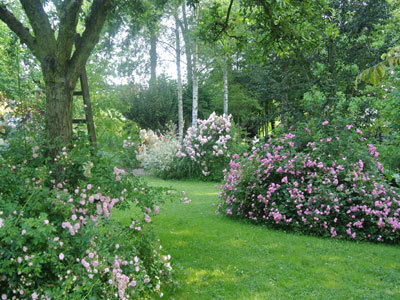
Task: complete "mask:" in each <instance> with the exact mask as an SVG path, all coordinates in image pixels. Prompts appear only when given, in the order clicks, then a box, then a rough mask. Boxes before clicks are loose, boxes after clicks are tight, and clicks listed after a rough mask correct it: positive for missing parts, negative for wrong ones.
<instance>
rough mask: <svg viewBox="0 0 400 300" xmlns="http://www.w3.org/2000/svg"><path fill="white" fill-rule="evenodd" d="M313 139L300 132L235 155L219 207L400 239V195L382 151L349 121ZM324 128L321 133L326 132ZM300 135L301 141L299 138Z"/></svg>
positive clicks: (308, 229) (263, 218)
mask: <svg viewBox="0 0 400 300" xmlns="http://www.w3.org/2000/svg"><path fill="white" fill-rule="evenodd" d="M321 125H322V126H332V128H331V129H329V128H328V129H327V130H325V134H327V133H329V132H330V133H331V134H332V135H325V137H322V136H321V138H320V139H318V140H312V137H313V136H312V134H311V131H310V130H309V129H308V128H305V129H303V131H304V133H305V135H306V136H309V141H308V142H307V143H306V144H303V142H304V141H305V137H304V136H303V137H302V138H301V139H298V140H296V135H295V134H286V135H284V136H283V137H281V138H276V139H269V140H268V141H267V142H266V143H264V144H261V145H259V146H257V147H253V150H252V152H251V153H244V154H243V155H241V156H240V157H239V155H237V154H235V155H234V156H233V157H232V158H233V159H232V160H231V162H230V165H229V170H226V171H225V177H224V183H223V185H221V186H220V189H221V192H220V193H219V197H220V198H221V200H222V201H221V203H220V204H219V206H218V209H217V214H225V215H228V216H232V217H240V218H247V219H250V220H252V221H254V222H258V223H265V224H269V225H270V226H273V227H279V228H284V229H290V230H293V231H298V232H303V233H310V234H315V235H319V236H326V237H332V238H339V239H353V240H368V241H376V242H393V243H398V241H399V237H400V218H399V213H400V196H399V194H398V190H396V189H395V188H393V187H392V186H390V184H389V182H388V181H387V180H386V178H385V176H384V174H383V172H384V169H383V166H382V164H381V163H380V161H379V158H378V157H379V153H378V152H377V151H376V148H375V147H374V146H373V145H372V144H369V143H368V142H367V141H366V139H365V138H364V137H363V132H362V131H361V130H360V129H357V128H355V127H354V126H353V125H351V124H349V125H347V126H345V127H344V128H342V131H340V132H341V135H340V136H339V135H337V134H336V135H335V134H334V133H335V132H339V131H338V128H336V127H335V126H333V125H330V124H329V122H328V121H324V122H323V123H322V124H321ZM320 134H321V133H320ZM297 141H300V142H302V143H301V144H299V143H298V142H297Z"/></svg>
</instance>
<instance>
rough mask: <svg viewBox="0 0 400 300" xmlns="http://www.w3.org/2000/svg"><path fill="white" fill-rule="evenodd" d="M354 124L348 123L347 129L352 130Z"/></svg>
mask: <svg viewBox="0 0 400 300" xmlns="http://www.w3.org/2000/svg"><path fill="white" fill-rule="evenodd" d="M353 126H354V125H346V128H347V130H350V129H351V128H353Z"/></svg>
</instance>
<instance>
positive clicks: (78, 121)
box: [72, 119, 86, 124]
mask: <svg viewBox="0 0 400 300" xmlns="http://www.w3.org/2000/svg"><path fill="white" fill-rule="evenodd" d="M72 123H75V124H80V123H86V119H73V120H72Z"/></svg>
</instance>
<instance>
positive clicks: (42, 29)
mask: <svg viewBox="0 0 400 300" xmlns="http://www.w3.org/2000/svg"><path fill="white" fill-rule="evenodd" d="M20 2H21V4H22V7H23V9H24V11H25V14H26V16H27V17H28V19H29V23H30V24H31V26H32V29H33V32H34V34H35V37H36V39H37V42H38V43H39V47H40V49H42V50H43V52H46V53H49V52H50V53H52V54H54V53H55V51H56V38H55V37H54V32H53V30H52V28H51V25H50V21H49V18H48V16H47V14H46V12H45V11H44V9H43V5H42V3H41V2H40V0H20Z"/></svg>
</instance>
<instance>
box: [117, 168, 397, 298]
mask: <svg viewBox="0 0 400 300" xmlns="http://www.w3.org/2000/svg"><path fill="white" fill-rule="evenodd" d="M145 179H146V181H148V182H149V183H150V184H151V185H154V186H167V187H168V186H171V187H172V188H174V189H175V190H176V198H177V199H178V198H180V191H182V190H183V191H185V192H186V195H187V196H188V197H189V198H190V199H191V200H192V201H191V203H190V204H183V203H182V202H180V201H175V202H173V203H166V204H165V205H163V206H162V207H161V209H160V215H159V216H157V217H155V218H154V225H155V228H154V229H155V232H156V234H157V235H158V236H159V237H160V239H161V244H162V245H163V247H164V250H165V251H166V252H167V253H169V254H171V256H172V267H173V268H174V269H175V272H176V279H177V281H178V287H177V288H176V289H175V290H170V291H167V292H165V291H164V294H165V296H164V297H165V298H166V299H179V300H180V299H400V247H398V246H390V245H378V244H369V243H356V242H349V241H339V240H333V239H322V238H317V237H310V236H302V235H297V234H291V233H285V232H283V231H277V230H271V229H268V228H266V227H264V226H256V225H253V224H250V223H247V222H243V221H238V220H232V219H229V218H227V217H223V216H217V215H215V210H216V205H217V203H218V197H217V191H215V190H214V184H213V183H203V182H195V181H172V180H168V181H165V180H161V179H157V178H153V177H149V176H146V177H145ZM117 217H118V218H119V219H121V220H122V221H124V222H129V212H128V211H126V212H119V213H118V215H117Z"/></svg>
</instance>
